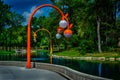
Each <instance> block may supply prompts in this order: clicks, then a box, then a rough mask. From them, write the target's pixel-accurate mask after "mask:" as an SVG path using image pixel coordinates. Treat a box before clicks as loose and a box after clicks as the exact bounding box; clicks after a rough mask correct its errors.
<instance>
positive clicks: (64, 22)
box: [59, 20, 68, 28]
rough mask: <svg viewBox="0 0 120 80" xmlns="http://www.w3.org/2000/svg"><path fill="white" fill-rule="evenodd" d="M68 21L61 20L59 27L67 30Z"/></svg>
mask: <svg viewBox="0 0 120 80" xmlns="http://www.w3.org/2000/svg"><path fill="white" fill-rule="evenodd" d="M67 24H68V23H67V21H66V20H61V21H60V22H59V26H60V27H61V28H66V27H67Z"/></svg>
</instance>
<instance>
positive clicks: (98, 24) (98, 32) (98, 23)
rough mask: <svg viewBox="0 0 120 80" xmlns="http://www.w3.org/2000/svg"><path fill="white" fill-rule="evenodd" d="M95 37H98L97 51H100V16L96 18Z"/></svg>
mask: <svg viewBox="0 0 120 80" xmlns="http://www.w3.org/2000/svg"><path fill="white" fill-rule="evenodd" d="M97 37H98V51H99V53H102V50H101V43H100V42H101V39H100V18H99V17H98V19H97Z"/></svg>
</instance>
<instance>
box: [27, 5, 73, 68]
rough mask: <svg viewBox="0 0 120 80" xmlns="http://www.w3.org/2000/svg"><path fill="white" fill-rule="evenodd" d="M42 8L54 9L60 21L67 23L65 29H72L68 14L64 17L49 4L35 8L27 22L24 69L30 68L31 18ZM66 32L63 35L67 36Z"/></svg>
mask: <svg viewBox="0 0 120 80" xmlns="http://www.w3.org/2000/svg"><path fill="white" fill-rule="evenodd" d="M43 7H52V8H54V9H56V10H57V11H58V12H59V13H60V15H61V20H65V21H66V22H67V29H69V30H70V28H72V26H71V25H72V24H70V23H69V21H68V19H67V16H68V14H65V15H64V13H63V12H62V11H61V10H60V9H59V8H58V7H56V6H54V5H51V4H44V5H41V6H38V7H37V8H35V9H34V11H33V12H32V13H31V15H30V18H29V20H28V29H27V63H26V68H31V59H30V58H31V54H30V50H31V46H30V40H31V39H30V33H31V21H32V17H33V15H34V14H35V13H36V12H37V10H39V9H40V8H43ZM63 22H64V21H63ZM61 31H62V30H61ZM61 31H60V32H61ZM68 32H69V31H67V32H66V33H65V34H68V35H69V33H68ZM70 32H71V31H70ZM58 33H59V31H58ZM70 35H71V33H70Z"/></svg>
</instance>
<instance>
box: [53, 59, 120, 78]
mask: <svg viewBox="0 0 120 80" xmlns="http://www.w3.org/2000/svg"><path fill="white" fill-rule="evenodd" d="M53 63H54V64H58V65H65V66H68V67H70V68H72V69H75V70H77V71H80V72H84V73H87V74H91V75H96V76H101V77H105V78H110V79H114V80H120V76H119V75H120V62H107V61H106V62H89V61H80V60H70V59H62V58H54V59H53Z"/></svg>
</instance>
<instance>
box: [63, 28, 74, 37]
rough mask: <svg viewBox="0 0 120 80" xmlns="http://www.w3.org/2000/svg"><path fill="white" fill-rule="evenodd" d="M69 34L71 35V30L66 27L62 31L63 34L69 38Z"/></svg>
mask: <svg viewBox="0 0 120 80" xmlns="http://www.w3.org/2000/svg"><path fill="white" fill-rule="evenodd" d="M71 35H72V30H70V29H66V30H65V31H64V36H65V37H66V38H70V37H71Z"/></svg>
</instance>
